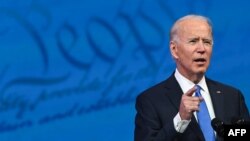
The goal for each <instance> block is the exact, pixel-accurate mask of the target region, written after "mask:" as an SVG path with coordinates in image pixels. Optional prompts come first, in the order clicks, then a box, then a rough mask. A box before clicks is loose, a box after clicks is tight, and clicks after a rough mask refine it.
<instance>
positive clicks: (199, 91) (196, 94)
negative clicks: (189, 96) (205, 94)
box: [195, 85, 201, 96]
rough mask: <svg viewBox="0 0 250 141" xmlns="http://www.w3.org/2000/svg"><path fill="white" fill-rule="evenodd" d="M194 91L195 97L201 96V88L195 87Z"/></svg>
mask: <svg viewBox="0 0 250 141" xmlns="http://www.w3.org/2000/svg"><path fill="white" fill-rule="evenodd" d="M195 87H196V91H195V96H201V86H199V85H195Z"/></svg>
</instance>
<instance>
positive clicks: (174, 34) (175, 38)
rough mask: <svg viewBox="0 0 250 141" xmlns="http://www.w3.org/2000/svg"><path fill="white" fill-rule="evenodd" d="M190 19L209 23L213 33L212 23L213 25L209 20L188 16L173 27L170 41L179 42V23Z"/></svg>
mask: <svg viewBox="0 0 250 141" xmlns="http://www.w3.org/2000/svg"><path fill="white" fill-rule="evenodd" d="M188 19H198V20H202V21H205V22H207V24H208V25H209V27H210V29H211V33H212V23H211V21H210V19H209V18H207V17H204V16H200V15H187V16H184V17H182V18H180V19H178V20H177V21H176V22H175V23H174V25H173V26H172V28H171V30H170V41H178V40H179V38H178V34H177V33H178V31H179V30H180V26H179V23H180V22H182V21H184V20H188Z"/></svg>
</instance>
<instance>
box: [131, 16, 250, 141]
mask: <svg viewBox="0 0 250 141" xmlns="http://www.w3.org/2000/svg"><path fill="white" fill-rule="evenodd" d="M169 46H170V51H171V54H172V57H173V58H174V60H175V62H176V70H175V72H174V73H173V74H172V75H171V76H170V77H169V78H168V79H167V80H165V81H163V82H161V83H159V84H157V85H155V86H153V87H152V88H149V89H148V90H146V91H144V92H143V93H142V94H140V95H139V96H138V97H137V100H136V110H137V114H136V118H135V141H205V140H206V141H210V140H211V141H212V140H215V139H216V140H220V138H219V137H218V135H216V133H215V131H213V129H212V127H211V124H210V122H211V120H212V119H213V118H215V117H216V118H218V119H220V120H222V121H224V122H225V123H230V122H231V120H232V118H234V117H242V118H249V112H248V109H247V107H246V104H245V101H244V97H243V95H242V93H241V92H240V91H239V90H238V89H236V88H233V87H230V86H227V85H224V84H221V83H219V82H216V81H213V80H211V79H209V78H207V77H205V76H204V75H205V72H206V70H207V68H208V66H209V63H210V57H211V54H212V49H213V36H212V26H211V24H210V21H209V20H208V19H207V18H206V17H203V16H198V15H188V16H185V17H182V18H181V19H179V20H177V21H176V22H175V23H174V25H173V27H172V29H171V33H170V45H169ZM195 94H201V95H198V96H194V95H195ZM201 105H203V106H201ZM201 113H205V114H204V115H207V117H206V120H204V119H202V116H203V117H204V115H201ZM204 124H206V125H205V126H206V127H205V128H203V126H204ZM209 126H210V127H209Z"/></svg>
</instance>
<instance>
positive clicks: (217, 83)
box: [207, 78, 240, 92]
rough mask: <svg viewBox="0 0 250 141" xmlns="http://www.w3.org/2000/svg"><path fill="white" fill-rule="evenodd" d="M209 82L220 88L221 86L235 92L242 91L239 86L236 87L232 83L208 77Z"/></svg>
mask: <svg viewBox="0 0 250 141" xmlns="http://www.w3.org/2000/svg"><path fill="white" fill-rule="evenodd" d="M207 82H208V83H212V84H213V85H216V86H217V87H218V88H221V89H223V90H226V91H233V92H239V91H240V90H239V89H238V88H236V87H234V86H231V85H228V84H225V83H222V82H219V81H216V80H212V79H209V78H207Z"/></svg>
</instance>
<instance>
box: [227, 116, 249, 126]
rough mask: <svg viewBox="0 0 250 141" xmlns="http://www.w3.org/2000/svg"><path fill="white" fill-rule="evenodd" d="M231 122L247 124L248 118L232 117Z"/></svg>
mask: <svg viewBox="0 0 250 141" xmlns="http://www.w3.org/2000/svg"><path fill="white" fill-rule="evenodd" d="M231 123H232V124H234V125H244V124H245V125H249V124H250V120H249V119H247V118H239V117H233V118H232V120H231Z"/></svg>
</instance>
